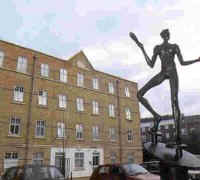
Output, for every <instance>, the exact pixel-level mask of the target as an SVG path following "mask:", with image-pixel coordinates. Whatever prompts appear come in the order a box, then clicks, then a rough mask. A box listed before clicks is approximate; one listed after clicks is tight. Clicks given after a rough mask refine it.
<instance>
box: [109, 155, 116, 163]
mask: <svg viewBox="0 0 200 180" xmlns="http://www.w3.org/2000/svg"><path fill="white" fill-rule="evenodd" d="M110 160H111V163H112V164H115V163H116V162H117V155H116V153H114V152H112V153H111V156H110Z"/></svg>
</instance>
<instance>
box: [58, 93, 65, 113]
mask: <svg viewBox="0 0 200 180" xmlns="http://www.w3.org/2000/svg"><path fill="white" fill-rule="evenodd" d="M58 106H59V108H64V109H66V108H67V97H66V96H65V95H63V94H59V95H58Z"/></svg>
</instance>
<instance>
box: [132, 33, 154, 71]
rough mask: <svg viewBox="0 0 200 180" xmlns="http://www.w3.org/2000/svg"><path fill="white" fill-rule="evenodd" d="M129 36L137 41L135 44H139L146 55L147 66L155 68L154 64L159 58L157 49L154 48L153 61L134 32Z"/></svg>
mask: <svg viewBox="0 0 200 180" xmlns="http://www.w3.org/2000/svg"><path fill="white" fill-rule="evenodd" d="M129 36H130V37H131V39H133V40H134V41H135V43H136V44H137V46H138V47H139V48H140V49H141V50H142V53H143V55H144V58H145V60H146V62H147V64H148V65H149V66H150V67H151V68H153V67H154V64H155V61H156V58H157V55H158V54H157V52H158V51H157V47H155V48H154V52H153V56H152V59H150V58H149V56H148V55H147V53H146V51H145V49H144V46H143V44H142V43H141V42H140V41H139V40H138V38H137V36H136V35H135V34H134V33H132V32H130V33H129Z"/></svg>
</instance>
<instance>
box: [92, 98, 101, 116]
mask: <svg viewBox="0 0 200 180" xmlns="http://www.w3.org/2000/svg"><path fill="white" fill-rule="evenodd" d="M92 113H93V114H99V103H98V102H97V101H92Z"/></svg>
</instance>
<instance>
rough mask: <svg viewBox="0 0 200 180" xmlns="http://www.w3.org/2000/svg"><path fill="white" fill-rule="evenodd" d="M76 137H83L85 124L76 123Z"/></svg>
mask: <svg viewBox="0 0 200 180" xmlns="http://www.w3.org/2000/svg"><path fill="white" fill-rule="evenodd" d="M76 139H83V125H82V124H77V125H76Z"/></svg>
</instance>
